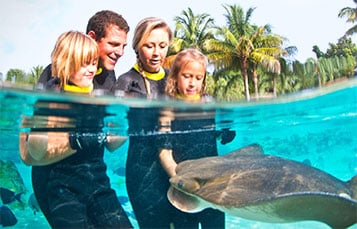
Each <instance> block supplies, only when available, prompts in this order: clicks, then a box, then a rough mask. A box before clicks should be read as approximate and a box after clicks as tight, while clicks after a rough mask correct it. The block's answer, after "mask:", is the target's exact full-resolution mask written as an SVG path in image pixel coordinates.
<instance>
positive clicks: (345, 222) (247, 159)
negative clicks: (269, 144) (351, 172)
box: [167, 144, 357, 228]
mask: <svg viewBox="0 0 357 229" xmlns="http://www.w3.org/2000/svg"><path fill="white" fill-rule="evenodd" d="M170 183H171V186H170V188H169V190H168V193H167V195H168V199H169V201H170V202H171V203H172V204H173V205H174V206H175V207H176V208H178V209H180V210H181V211H184V212H191V213H194V212H200V211H202V210H204V209H206V208H214V209H218V210H221V211H223V212H226V213H229V214H231V215H234V216H238V217H241V218H246V219H249V220H256V221H261V222H268V223H289V222H297V221H304V220H314V221H320V222H323V223H326V224H327V225H329V226H330V227H332V228H346V227H349V226H351V225H353V224H355V223H356V222H357V200H356V198H357V176H354V177H353V178H352V179H351V180H350V181H348V182H344V181H342V180H340V179H338V178H336V177H334V176H332V175H329V174H328V173H326V172H324V171H322V170H319V169H317V168H314V167H311V166H309V165H306V164H304V163H300V162H297V161H293V160H288V159H284V158H281V157H276V156H271V155H264V154H263V151H262V148H261V147H260V146H259V145H256V144H253V145H250V146H247V147H245V148H242V149H239V150H237V151H234V152H232V153H229V154H227V155H224V156H215V157H205V158H200V159H195V160H187V161H183V162H181V163H179V164H178V166H177V167H176V175H175V176H173V177H172V178H170Z"/></svg>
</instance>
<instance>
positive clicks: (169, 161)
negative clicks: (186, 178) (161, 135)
mask: <svg viewBox="0 0 357 229" xmlns="http://www.w3.org/2000/svg"><path fill="white" fill-rule="evenodd" d="M174 119H175V117H174V113H173V111H172V110H170V109H165V110H163V111H162V112H161V117H160V118H159V124H160V129H159V131H160V132H170V131H171V122H172V121H173V120H174ZM165 141H166V140H165ZM165 145H166V146H165V147H163V148H160V149H159V160H160V163H161V165H162V167H163V168H164V169H165V171H166V172H167V174H168V175H169V176H170V177H173V176H175V175H176V171H175V169H176V166H177V163H176V161H175V159H174V157H173V152H172V149H169V146H168V145H169V144H167V142H165Z"/></svg>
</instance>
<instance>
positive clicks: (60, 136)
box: [20, 132, 76, 165]
mask: <svg viewBox="0 0 357 229" xmlns="http://www.w3.org/2000/svg"><path fill="white" fill-rule="evenodd" d="M75 152H76V150H74V149H72V148H71V146H70V142H69V134H68V133H67V132H31V133H29V134H27V133H20V156H21V159H22V161H23V162H24V163H25V164H27V165H48V164H51V163H54V162H57V161H60V160H62V159H64V158H66V157H68V156H70V155H72V154H74V153H75Z"/></svg>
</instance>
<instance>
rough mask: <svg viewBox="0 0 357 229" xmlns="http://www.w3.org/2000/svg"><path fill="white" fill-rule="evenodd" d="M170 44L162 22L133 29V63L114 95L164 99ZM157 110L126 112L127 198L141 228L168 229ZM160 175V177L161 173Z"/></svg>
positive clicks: (153, 20)
mask: <svg viewBox="0 0 357 229" xmlns="http://www.w3.org/2000/svg"><path fill="white" fill-rule="evenodd" d="M171 40H172V32H171V30H170V28H169V26H168V25H167V23H166V22H165V21H163V20H162V19H160V18H155V17H148V18H145V19H143V20H141V21H140V22H139V23H138V25H137V26H136V28H135V31H134V37H133V49H134V51H135V53H136V60H137V61H136V63H135V65H134V66H133V68H131V69H130V70H129V71H128V72H126V73H124V74H123V75H121V76H120V77H119V78H118V81H117V83H116V90H117V91H116V93H117V94H118V93H119V94H124V95H125V96H130V97H141V98H149V99H151V98H160V97H163V96H165V85H166V78H167V75H168V71H167V70H165V69H163V67H162V65H163V63H164V60H165V58H166V55H167V51H168V48H169V45H170V43H171ZM159 114H160V109H157V108H144V109H142V108H135V107H131V108H130V110H129V111H128V120H129V131H128V134H129V148H128V157H127V162H126V185H127V191H128V196H129V199H130V202H131V205H132V207H133V210H134V213H135V216H136V219H137V221H138V224H139V227H140V228H169V226H170V222H171V218H170V216H169V215H167V213H168V212H166V209H167V206H169V205H170V203H169V202H168V200H167V198H166V194H165V195H162V193H163V192H166V191H167V189H166V190H164V191H160V192H157V189H156V188H159V189H160V188H164V189H165V187H164V186H162V185H161V184H164V183H166V182H167V181H168V177H167V175H166V173H165V172H163V170H162V167H161V164H160V162H159V160H158V157H157V153H158V147H159V145H158V144H157V143H158V142H157V141H158V140H159V138H158V136H157V135H155V134H154V133H155V132H158V118H159ZM162 172H163V173H162Z"/></svg>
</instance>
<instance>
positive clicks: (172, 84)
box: [165, 48, 208, 97]
mask: <svg viewBox="0 0 357 229" xmlns="http://www.w3.org/2000/svg"><path fill="white" fill-rule="evenodd" d="M189 62H198V63H200V64H202V66H204V68H205V69H206V68H207V65H208V59H207V57H206V56H205V55H204V54H203V53H202V52H201V51H199V50H198V49H194V48H188V49H184V50H182V51H181V52H179V53H178V54H176V57H175V59H174V61H173V63H172V66H171V69H170V73H169V76H168V78H167V81H166V87H165V92H166V94H167V95H168V96H170V97H176V96H177V95H178V94H179V91H178V85H177V77H178V74H179V72H180V70H181V69H182V68H183V67H185V65H187V64H188V63H189ZM205 90H206V73H205V76H204V79H203V83H202V88H201V91H200V95H201V96H203V95H205V93H206V92H205Z"/></svg>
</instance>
